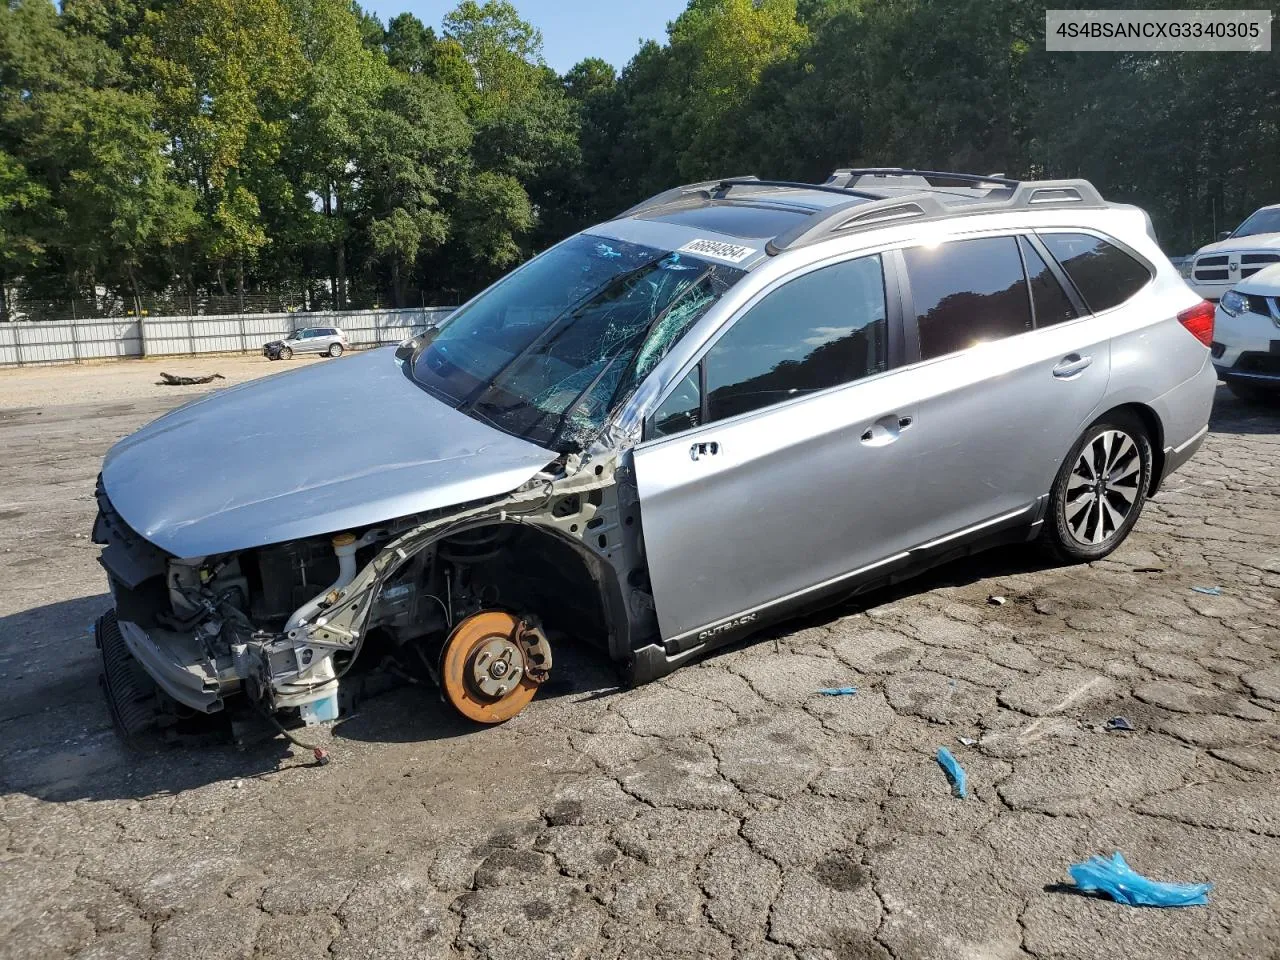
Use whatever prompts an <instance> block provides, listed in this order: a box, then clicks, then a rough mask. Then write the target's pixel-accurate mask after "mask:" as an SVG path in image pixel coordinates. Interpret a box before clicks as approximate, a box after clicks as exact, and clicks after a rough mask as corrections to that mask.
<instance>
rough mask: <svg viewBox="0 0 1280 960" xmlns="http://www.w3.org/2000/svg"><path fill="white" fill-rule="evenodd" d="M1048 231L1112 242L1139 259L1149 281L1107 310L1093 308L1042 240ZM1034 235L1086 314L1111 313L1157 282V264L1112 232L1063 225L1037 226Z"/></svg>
mask: <svg viewBox="0 0 1280 960" xmlns="http://www.w3.org/2000/svg"><path fill="white" fill-rule="evenodd" d="M1046 233H1083V234H1084V235H1085V236H1089V237H1097V238H1098V239H1099V240H1101V241H1103V242H1104V243H1109V244H1111V245H1112V246H1113V247H1115V248H1116V249H1118V250H1120V251H1121V252H1122V253H1127V254H1128V255H1129V256H1130V257H1132V258H1133V259H1134V260H1136V261H1138V263H1140V264H1141V265H1142V267H1143V268H1144V269H1145V270H1146V271H1147V282H1146V283H1144V284H1143V285H1142V286H1140V287H1139V288H1138V289H1137V290H1135V291H1133V293H1131V294H1129V296H1127V297H1125V298H1124V299H1123V300H1121V301H1120V302H1119V303H1117V304H1115V305H1114V306H1111V307H1107V308H1106V309H1105V310H1091V309H1090V308H1089V305H1088V304H1087V303H1086V302H1085V299H1084V296H1083V295H1082V294H1081V293H1080V291H1079V289H1078V288H1077V287H1076V285H1075V281H1073V280H1071V278H1070V277H1068V276H1067V272H1066V270H1065V269H1063V267H1062V264H1060V263H1058V258H1057V257H1055V256H1053V254H1051V253H1049V248H1048V247H1047V246H1045V244H1044V243H1043V242H1041V241H1040V235H1041V234H1046ZM1034 235H1035V238H1036V241H1037V243H1039V245H1040V246H1041V247H1043V249H1044V254H1048V259H1047V260H1046V261H1045V262H1046V263H1048V264H1050V265H1051V266H1053V267H1057V268H1058V269H1059V270H1061V271H1062V274H1063V276H1064V277H1066V279H1067V282H1068V284H1069V285H1068V286H1067V287H1066V289H1067V291H1068V296H1070V295H1071V294H1072V293H1074V294H1075V296H1076V297H1079V299H1080V303H1081V305H1082V306H1083V312H1084V315H1085V316H1091V317H1100V316H1102V315H1103V314H1105V313H1110V312H1111V311H1112V310H1116V309H1119V308H1120V307H1123V306H1124V305H1125V304H1126V303H1128V302H1129V301H1130V300H1132V299H1133V298H1134V297H1136V296H1137V295H1138V294H1140V293H1142V292H1143V291H1144V290H1146V289H1147V288H1148V287H1149V286H1151V285H1152V284H1153V283H1155V279H1156V273H1157V271H1156V268H1155V265H1154V264H1153V263H1152V262H1151V261H1150V260H1148V259H1147V258H1146V257H1144V256H1143V255H1142V254H1140V253H1138V251H1137V250H1135V249H1133V247H1131V246H1129V245H1128V244H1127V243H1125V242H1124V241H1123V240H1117V239H1116V238H1115V237H1113V236H1111V235H1110V234H1108V233H1103V232H1102V231H1101V230H1098V229H1097V228H1095V227H1061V226H1052V227H1036V228H1035V230H1034ZM1044 254H1042V256H1043V255H1044Z"/></svg>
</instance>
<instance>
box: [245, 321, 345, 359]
mask: <svg viewBox="0 0 1280 960" xmlns="http://www.w3.org/2000/svg"><path fill="white" fill-rule="evenodd" d="M349 346H350V344H349V343H348V342H347V335H346V334H345V333H343V332H342V331H341V330H339V329H338V328H337V327H303V328H302V329H301V330H295V331H293V333H291V334H289V336H287V337H285V338H284V339H283V340H272V341H271V342H270V343H266V344H263V346H262V355H263V356H264V357H266V358H267V359H268V360H292V359H293V355H294V354H295V353H321V354H324V355H325V356H326V357H340V356H342V353H343V351H344V350H346V349H347V348H348V347H349Z"/></svg>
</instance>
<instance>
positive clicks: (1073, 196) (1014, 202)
mask: <svg viewBox="0 0 1280 960" xmlns="http://www.w3.org/2000/svg"><path fill="white" fill-rule="evenodd" d="M907 175H908V176H919V175H920V174H919V172H918V171H912V172H910V173H908V174H907ZM946 176H954V175H953V174H946ZM965 176H968V175H965ZM978 179H981V178H978ZM984 182H998V181H984ZM1002 186H1008V187H1010V188H1011V189H1010V190H1009V191H1008V192H1005V191H1001V193H1000V195H998V196H995V197H990V198H984V199H981V200H978V201H976V202H964V203H943V202H942V200H941V199H939V198H940V197H943V196H946V194H945V193H941V192H938V191H929V192H924V191H922V192H920V193H908V194H902V195H900V196H894V197H886V198H883V199H880V200H877V201H875V202H873V203H866V202H865V201H851V202H849V203H841V204H837V205H836V206H833V207H829V208H827V209H826V210H822V211H820V212H818V213H815V214H814V215H813V216H812V217H810V218H809V219H808V220H806V221H805V222H804V223H801V224H799V225H798V226H795V227H793V228H792V229H790V230H788V231H787V232H786V233H783V234H779V235H778V236H776V237H774V238H773V239H772V240H770V241H769V242H768V243H767V244H766V245H765V249H766V250H767V251H768V253H769V254H770V255H771V256H773V255H776V254H778V253H781V252H782V251H783V250H791V249H794V248H796V247H803V246H808V245H809V244H811V243H818V242H819V241H822V240H828V239H830V238H832V237H835V236H840V235H843V234H846V233H850V232H853V231H855V230H863V229H869V228H872V227H881V226H884V225H885V224H886V223H892V222H895V221H907V220H910V221H913V222H922V221H927V220H942V219H949V218H951V217H965V216H973V215H975V214H981V213H1003V212H1012V211H1015V210H1029V209H1033V208H1039V207H1063V206H1068V207H1091V208H1099V207H1105V206H1107V202H1106V201H1105V200H1103V199H1102V195H1101V194H1100V193H1098V191H1097V190H1096V189H1095V188H1094V186H1093V184H1091V183H1089V181H1087V180H1028V181H1017V180H1009V181H1007V182H1006V183H1005V184H1002ZM993 192H994V191H993Z"/></svg>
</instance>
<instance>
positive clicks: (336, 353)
mask: <svg viewBox="0 0 1280 960" xmlns="http://www.w3.org/2000/svg"><path fill="white" fill-rule="evenodd" d="M329 356H331V357H340V356H342V344H340V343H334V344H331V345H330V346H329Z"/></svg>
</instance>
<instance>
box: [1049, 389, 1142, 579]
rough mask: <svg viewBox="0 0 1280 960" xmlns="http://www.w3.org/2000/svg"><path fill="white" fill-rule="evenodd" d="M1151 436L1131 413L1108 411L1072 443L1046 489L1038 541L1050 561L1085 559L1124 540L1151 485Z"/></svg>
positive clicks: (1103, 553) (1097, 556) (1095, 557)
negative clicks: (1047, 496) (1044, 506)
mask: <svg viewBox="0 0 1280 960" xmlns="http://www.w3.org/2000/svg"><path fill="white" fill-rule="evenodd" d="M1152 459H1153V458H1152V455H1151V440H1150V438H1149V437H1148V436H1147V431H1146V428H1145V427H1144V426H1143V425H1142V422H1141V421H1140V420H1139V419H1138V418H1137V417H1135V416H1133V415H1131V414H1127V413H1124V412H1123V411H1121V412H1116V413H1109V414H1106V415H1105V416H1104V417H1102V419H1100V420H1097V421H1095V422H1094V423H1093V424H1091V425H1090V426H1089V428H1088V429H1087V430H1085V432H1084V433H1083V434H1082V435H1081V437H1080V439H1079V440H1077V441H1076V444H1075V446H1074V447H1072V448H1071V453H1070V454H1068V456H1067V459H1066V460H1065V461H1063V464H1062V467H1061V468H1060V469H1059V470H1058V476H1057V477H1056V478H1055V479H1054V481H1053V488H1052V490H1051V491H1050V493H1049V510H1048V514H1047V516H1046V517H1045V519H1044V529H1043V530H1042V531H1041V534H1040V542H1041V545H1042V546H1043V548H1044V549H1045V551H1046V552H1047V553H1048V554H1049V556H1050V557H1052V558H1053V559H1054V560H1057V561H1060V562H1065V563H1088V562H1089V561H1091V560H1100V559H1102V558H1103V557H1105V556H1106V555H1107V554H1109V553H1111V551H1113V550H1115V549H1116V547H1118V546H1120V544H1122V543H1124V541H1125V538H1126V537H1127V536H1128V535H1129V531H1130V530H1132V529H1133V525H1134V524H1135V523H1137V522H1138V517H1139V516H1140V515H1141V514H1142V507H1143V505H1144V504H1145V503H1146V501H1147V490H1148V489H1150V486H1151V469H1152Z"/></svg>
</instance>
